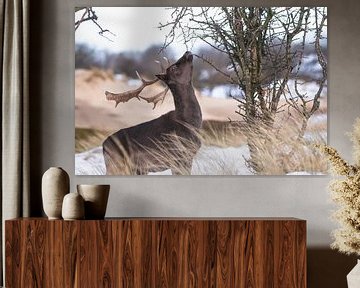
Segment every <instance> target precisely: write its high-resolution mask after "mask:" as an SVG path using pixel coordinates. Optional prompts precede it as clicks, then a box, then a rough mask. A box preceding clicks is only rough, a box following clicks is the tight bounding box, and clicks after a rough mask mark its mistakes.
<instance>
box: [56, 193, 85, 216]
mask: <svg viewBox="0 0 360 288" xmlns="http://www.w3.org/2000/svg"><path fill="white" fill-rule="evenodd" d="M84 216H85V209H84V199H83V198H82V197H81V195H80V194H79V193H76V192H75V193H69V194H67V195H65V197H64V200H63V204H62V217H63V218H64V220H80V219H84Z"/></svg>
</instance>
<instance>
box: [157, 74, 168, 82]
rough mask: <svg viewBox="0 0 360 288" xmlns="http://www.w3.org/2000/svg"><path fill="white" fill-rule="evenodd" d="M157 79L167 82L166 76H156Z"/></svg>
mask: <svg viewBox="0 0 360 288" xmlns="http://www.w3.org/2000/svg"><path fill="white" fill-rule="evenodd" d="M155 76H156V77H157V78H158V79H160V80H162V81H166V80H167V75H166V74H156V75H155Z"/></svg>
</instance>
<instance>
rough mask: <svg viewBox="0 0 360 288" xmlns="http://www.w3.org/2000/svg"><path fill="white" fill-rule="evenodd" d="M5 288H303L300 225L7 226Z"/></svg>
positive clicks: (37, 221)
mask: <svg viewBox="0 0 360 288" xmlns="http://www.w3.org/2000/svg"><path fill="white" fill-rule="evenodd" d="M5 230H6V234H5V238H6V239H5V244H6V287H8V288H11V287H16V288H18V287H26V288H30V287H46V288H47V287H55V288H56V287H59V288H62V287H84V288H92V287H94V288H99V287H131V288H138V287H139V288H142V287H145V288H146V287H154V288H160V287H169V288H175V287H179V288H180V287H181V288H183V287H197V288H198V287H199V288H202V287H209V288H210V287H219V288H220V287H224V288H225V287H226V288H231V287H236V288H252V287H254V288H258V287H260V288H262V287H274V288H277V287H279V288H282V287H284V288H303V287H306V222H305V221H303V220H297V219H261V218H259V219H242V218H239V219H236V218H233V219H231V218H229V219H221V218H220V219H206V218H200V219H196V218H195V219H176V218H174V219H166V218H159V219H152V218H148V219H145V218H144V219H136V218H135V219H111V220H88V221H87V220H82V221H62V220H51V221H49V220H46V219H42V218H33V219H32V218H24V219H15V220H8V221H6V223H5Z"/></svg>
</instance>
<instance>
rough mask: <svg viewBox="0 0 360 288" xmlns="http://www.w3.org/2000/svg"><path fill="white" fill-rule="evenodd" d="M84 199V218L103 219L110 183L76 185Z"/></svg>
mask: <svg viewBox="0 0 360 288" xmlns="http://www.w3.org/2000/svg"><path fill="white" fill-rule="evenodd" d="M77 190H78V192H79V194H80V195H81V196H82V197H83V199H84V201H85V219H104V217H105V213H106V207H107V202H108V198H109V192H110V185H93V184H80V185H77Z"/></svg>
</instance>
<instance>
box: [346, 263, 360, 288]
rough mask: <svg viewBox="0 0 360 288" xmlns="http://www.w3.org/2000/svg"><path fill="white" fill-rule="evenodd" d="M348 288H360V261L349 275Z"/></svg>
mask: <svg viewBox="0 0 360 288" xmlns="http://www.w3.org/2000/svg"><path fill="white" fill-rule="evenodd" d="M346 278H347V283H348V288H360V260H358V261H357V264H356V265H355V267H354V268H353V269H352V270H351V271H350V273H349V274H348V275H347V277H346Z"/></svg>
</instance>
